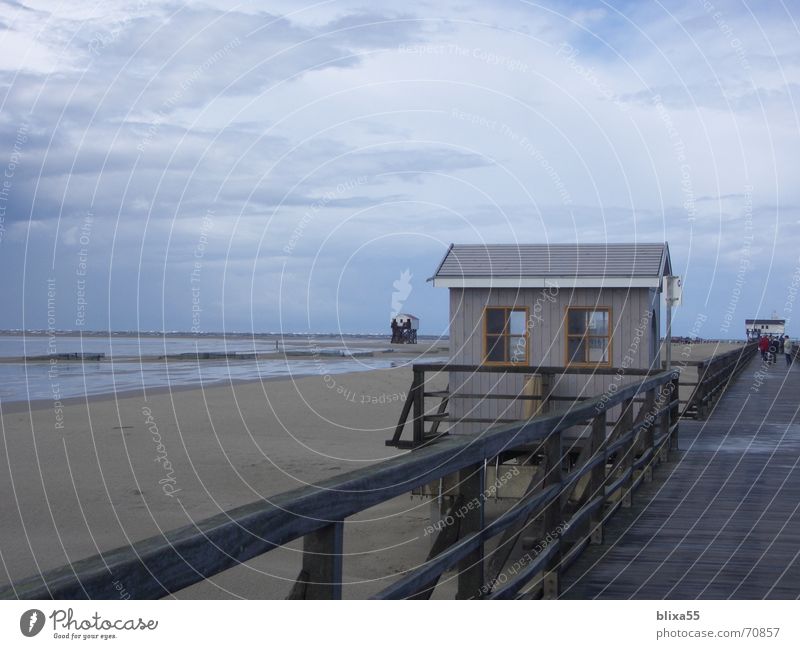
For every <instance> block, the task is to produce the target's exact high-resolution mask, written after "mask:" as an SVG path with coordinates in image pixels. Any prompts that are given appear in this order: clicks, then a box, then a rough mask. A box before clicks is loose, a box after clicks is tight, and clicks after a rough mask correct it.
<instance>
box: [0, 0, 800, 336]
mask: <svg viewBox="0 0 800 649" xmlns="http://www.w3.org/2000/svg"><path fill="white" fill-rule="evenodd" d="M0 5H2V13H0V46H1V47H2V52H3V53H4V56H3V57H0V102H2V103H0V141H1V142H2V147H0V167H2V172H0V173H2V179H1V180H0V278H2V284H1V285H0V296H1V299H0V304H2V307H0V328H2V329H19V328H25V329H45V328H47V327H48V326H50V327H55V328H58V329H84V330H108V329H111V330H142V331H149V330H156V331H175V330H183V331H190V330H195V331H203V332H209V331H229V332H233V331H237V332H238V331H243V332H249V331H255V332H276V331H283V332H344V333H369V332H386V331H388V324H387V323H388V321H389V316H390V313H391V312H392V310H393V308H396V307H397V306H398V305H399V306H400V309H401V310H403V311H407V312H411V313H414V314H416V315H417V316H419V317H420V320H421V325H420V329H421V333H425V334H441V333H446V331H447V321H448V313H447V308H448V306H447V305H448V300H447V295H446V289H441V288H440V289H435V288H433V287H432V286H431V283H430V282H427V281H426V280H427V279H428V278H429V277H430V276H431V275H432V274H433V272H434V271H435V269H436V266H437V265H438V263H439V261H440V259H441V258H442V256H443V254H444V253H445V251H446V250H447V247H448V246H449V245H450V243H452V242H456V243H481V242H492V243H502V242H512V243H513V242H526V243H539V242H541V243H548V242H606V241H608V242H612V241H643V242H644V241H647V242H650V241H668V242H669V245H670V250H671V255H672V263H673V269H674V272H675V273H676V274H679V275H681V276H682V277H683V284H684V294H683V298H684V299H683V304H682V305H681V307H680V308H679V309H678V310H677V311H676V314H675V321H674V322H675V324H674V329H673V333H674V334H676V335H687V334H693V335H698V336H701V337H706V338H739V337H742V336H743V335H744V322H743V321H744V319H745V318H753V317H771V316H772V315H773V314H776V315H777V317H781V318H787V319H788V320H789V325H788V330H789V332H790V333H794V335H800V325H798V326H797V327H795V328H793V327H792V312H793V309H794V306H795V297H796V292H797V288H798V286H800V183H798V181H797V179H798V164H797V159H798V151H800V128H798V127H799V126H800V120H799V119H798V111H797V106H796V105H795V104H794V96H795V94H796V93H798V89H799V88H800V86H799V85H798V83H800V38H798V23H797V19H798V14H800V12H798V9H799V8H800V7H798V3H797V2H786V1H785V0H777V1H775V2H769V3H763V2H753V1H750V2H742V1H735V0H732V1H730V2H722V1H719V2H717V1H715V2H711V1H710V0H694V1H691V0H690V1H686V2H658V1H655V2H633V1H631V2H617V1H615V2H602V1H599V2H588V1H579V2H523V1H520V0H503V1H499V2H492V3H486V2H477V1H475V2H472V1H469V0H457V1H452V2H451V1H448V0H444V1H437V2H426V1H411V2H406V3H396V2H392V3H389V2H381V1H375V2H369V3H365V2H363V0H362V1H361V2H350V1H349V0H333V1H327V2H326V1H322V2H316V3H313V4H305V3H303V2H288V1H286V2H284V1H275V2H243V3H239V4H236V3H235V2H231V3H229V2H210V1H209V2H186V3H177V2H157V1H154V0H153V1H148V0H137V1H135V2H119V1H114V0H111V1H104V2H61V3H59V2H51V1H47V2H45V1H44V0H35V1H29V2H15V1H10V0H0ZM798 308H800V307H798ZM798 322H799V323H800V318H798Z"/></svg>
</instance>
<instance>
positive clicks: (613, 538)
mask: <svg viewBox="0 0 800 649" xmlns="http://www.w3.org/2000/svg"><path fill="white" fill-rule="evenodd" d="M761 368H762V365H761V358H760V356H757V357H756V358H754V359H753V360H752V361H751V362H750V364H749V365H748V367H747V368H746V369H745V370H744V371H743V372H742V374H741V375H740V376H739V377H738V379H736V380H735V383H734V384H733V385H731V386H729V388H728V389H727V390H726V391H725V394H724V395H723V396H722V398H721V399H720V400H719V401H718V402H717V403H716V405H715V407H714V409H713V411H712V412H711V414H710V416H709V417H708V419H707V420H706V421H682V422H681V424H680V433H679V447H678V448H679V450H678V451H677V452H676V451H673V452H672V454H671V456H670V460H671V461H670V462H669V463H668V464H666V465H662V467H661V468H660V469H659V471H657V472H656V479H655V480H654V482H652V483H650V484H647V485H643V488H642V489H640V490H639V491H638V492H637V493H636V495H635V497H634V506H633V507H632V508H631V509H628V510H621V511H619V512H618V513H617V515H616V516H615V517H614V518H613V519H611V521H610V522H609V523H608V525H607V526H606V529H605V532H606V533H605V539H604V543H603V544H602V545H593V546H589V548H587V550H586V552H584V553H583V555H582V556H581V557H580V558H579V559H578V560H577V561H576V562H575V564H573V565H572V566H571V567H570V569H569V570H568V571H567V572H566V574H564V575H563V576H562V581H561V597H563V598H565V599H593V598H602V599H628V598H635V599H698V598H710V599H727V598H734V599H762V598H777V599H790V598H791V599H795V598H797V597H800V466H799V465H800V421H798V407H799V405H800V398H798V397H799V396H800V366H798V364H797V363H796V364H795V366H793V367H792V368H791V369H790V370H788V371H787V369H786V368H785V366H784V360H783V358H782V356H781V357H780V358H779V361H778V364H777V365H775V366H772V367H770V368H769V370H768V371H766V373H765V374H763V375H762V374H761V373H760V370H761Z"/></svg>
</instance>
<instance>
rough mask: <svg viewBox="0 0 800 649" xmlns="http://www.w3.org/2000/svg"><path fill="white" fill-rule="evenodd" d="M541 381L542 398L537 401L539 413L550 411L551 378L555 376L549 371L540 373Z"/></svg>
mask: <svg viewBox="0 0 800 649" xmlns="http://www.w3.org/2000/svg"><path fill="white" fill-rule="evenodd" d="M541 377H542V379H541V381H542V398H541V400H540V401H539V403H540V404H541V405H540V408H539V414H540V415H542V414H546V413H548V412H550V395H551V393H552V392H553V379H554V378H555V377H554V376H553V375H552V374H551V373H550V372H542V373H541Z"/></svg>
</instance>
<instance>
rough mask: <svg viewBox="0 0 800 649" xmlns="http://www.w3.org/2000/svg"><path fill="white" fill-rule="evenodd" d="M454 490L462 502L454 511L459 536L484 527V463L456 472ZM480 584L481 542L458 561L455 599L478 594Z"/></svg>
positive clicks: (481, 578) (481, 582)
mask: <svg viewBox="0 0 800 649" xmlns="http://www.w3.org/2000/svg"><path fill="white" fill-rule="evenodd" d="M458 485H459V486H458V491H459V494H460V495H461V500H462V503H463V504H462V505H461V507H460V508H459V509H458V511H456V513H455V515H456V516H457V517H458V519H459V524H460V533H459V536H461V537H463V536H466V535H468V534H472V533H474V532H479V531H481V530H482V529H483V527H484V517H483V504H484V500H485V495H486V464H485V462H481V463H480V464H475V465H472V466H470V467H467V468H466V469H462V470H461V471H459V472H458ZM483 584H484V575H483V544H480V545H479V546H478V547H477V548H475V550H473V551H472V552H470V553H469V554H468V555H467V556H466V557H464V558H463V559H462V560H461V561H460V562H459V564H458V592H457V593H456V599H474V598H478V597H480V593H481V591H482V588H483Z"/></svg>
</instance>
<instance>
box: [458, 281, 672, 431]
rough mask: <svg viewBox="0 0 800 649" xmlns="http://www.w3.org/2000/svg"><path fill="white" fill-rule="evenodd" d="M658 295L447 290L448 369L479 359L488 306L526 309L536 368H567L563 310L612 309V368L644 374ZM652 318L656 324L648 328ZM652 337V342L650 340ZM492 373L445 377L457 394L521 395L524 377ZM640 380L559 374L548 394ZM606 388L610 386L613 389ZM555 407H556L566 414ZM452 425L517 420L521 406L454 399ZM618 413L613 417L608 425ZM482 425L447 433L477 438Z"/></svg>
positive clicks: (652, 352)
mask: <svg viewBox="0 0 800 649" xmlns="http://www.w3.org/2000/svg"><path fill="white" fill-rule="evenodd" d="M659 304H660V299H659V293H658V291H656V290H654V289H648V288H630V289H628V288H624V289H619V288H611V289H592V288H576V289H573V288H568V289H560V290H559V289H558V288H557V287H555V286H553V287H551V288H545V289H541V288H525V289H513V288H493V289H488V288H465V289H460V288H459V289H456V288H451V289H450V357H451V362H452V363H464V364H480V363H481V362H482V360H483V352H484V350H483V345H484V341H483V325H484V323H483V312H484V309H485V308H486V307H487V306H506V307H510V306H513V307H527V308H528V315H529V317H528V327H527V330H528V345H529V349H528V355H529V364H530V365H534V366H557V367H563V366H564V365H565V362H566V331H565V317H566V310H567V307H568V306H581V307H593V306H596V307H609V308H610V309H611V327H612V334H611V365H612V366H613V367H618V368H619V367H625V366H627V367H634V368H644V369H646V368H648V367H650V365H651V362H653V361H654V359H655V358H656V356H657V354H658V335H659V334H658V331H659V324H658V323H660V306H659ZM653 313H655V317H656V318H657V320H656V324H655V325H653V322H652V318H653ZM654 338H655V340H654ZM502 370H503V368H502V367H499V368H498V373H494V372H492V373H479V374H478V373H475V374H464V373H458V372H451V373H450V377H449V379H450V390H451V392H453V393H454V394H455V395H457V394H458V393H461V394H475V395H483V394H487V393H490V392H493V393H495V394H519V393H520V392H522V390H523V388H524V385H525V380H526V376H525V375H523V374H505V375H504V374H503V373H502ZM636 380H640V379H637V378H636V377H630V376H626V375H625V374H624V373H622V374H617V375H612V376H591V375H590V374H587V375H585V376H584V375H561V376H560V377H557V383H556V386H555V390H554V394H556V395H560V396H596V395H600V394H602V393H603V392H605V391H606V390H609V388H611V389H612V390H613V388H614V387H619V386H621V385H626V384H627V383H630V382H632V381H636ZM612 384H616V385H615V386H613V387H612ZM566 405H567V404H566V402H557V403H556V405H555V407H556V408H558V407H564V406H566ZM448 410H449V412H450V413H451V415H452V416H453V417H455V418H456V419H461V418H464V417H467V418H468V417H480V418H488V419H492V420H496V419H520V418H522V417H523V416H524V402H522V401H516V402H513V401H508V400H498V399H479V398H457V396H456V397H455V398H453V399H452V400H451V402H450V406H449V408H448ZM616 414H617V413H615V412H612V413H611V416H612V418H613V417H615V416H616ZM490 425H491V424H486V423H463V422H462V423H457V424H454V425H453V426H452V427H451V432H453V433H456V434H458V433H467V432H479V431H480V430H484V429H486V428H487V427H489V426H490Z"/></svg>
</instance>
